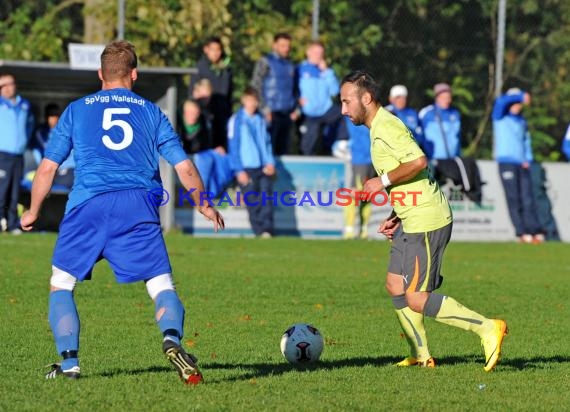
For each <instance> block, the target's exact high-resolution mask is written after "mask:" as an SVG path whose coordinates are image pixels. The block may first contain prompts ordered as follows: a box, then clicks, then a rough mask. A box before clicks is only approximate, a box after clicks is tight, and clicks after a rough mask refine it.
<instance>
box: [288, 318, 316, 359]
mask: <svg viewBox="0 0 570 412" xmlns="http://www.w3.org/2000/svg"><path fill="white" fill-rule="evenodd" d="M324 343H325V342H324V340H323V336H322V335H321V333H320V332H319V330H318V329H317V328H315V327H314V326H312V325H308V324H306V323H296V324H295V325H293V326H291V327H290V328H289V329H287V330H286V331H285V333H284V334H283V336H282V337H281V353H282V354H283V356H284V357H285V359H287V360H288V361H289V362H290V363H294V364H295V363H313V362H316V361H318V360H319V357H320V356H321V353H323V348H324Z"/></svg>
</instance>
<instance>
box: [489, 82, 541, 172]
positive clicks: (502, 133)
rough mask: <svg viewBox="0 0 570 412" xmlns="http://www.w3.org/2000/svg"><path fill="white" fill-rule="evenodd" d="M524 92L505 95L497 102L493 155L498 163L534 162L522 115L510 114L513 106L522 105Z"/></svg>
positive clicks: (494, 112)
mask: <svg viewBox="0 0 570 412" xmlns="http://www.w3.org/2000/svg"><path fill="white" fill-rule="evenodd" d="M523 100H524V92H522V91H521V92H520V93H513V94H503V95H501V96H499V97H498V98H497V99H496V100H495V104H494V106H493V112H492V114H491V118H492V119H493V135H494V140H493V155H494V157H495V160H497V162H498V163H514V164H523V163H526V162H529V163H530V162H532V160H533V155H532V147H531V137H530V133H529V131H528V124H527V122H526V119H525V118H524V117H523V115H522V114H520V113H519V114H513V113H511V112H510V109H511V106H512V105H513V104H516V103H522V102H523Z"/></svg>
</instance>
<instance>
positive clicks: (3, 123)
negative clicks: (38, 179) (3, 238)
mask: <svg viewBox="0 0 570 412" xmlns="http://www.w3.org/2000/svg"><path fill="white" fill-rule="evenodd" d="M33 129H34V117H33V115H32V110H31V106H30V102H29V101H27V100H26V99H24V98H22V97H21V96H20V95H18V94H17V89H16V80H15V79H14V76H12V75H11V74H2V75H0V219H1V220H4V219H5V220H6V229H7V230H8V231H9V232H10V233H12V234H20V233H22V232H21V230H20V228H19V222H18V199H19V196H20V195H19V193H20V181H21V180H22V176H23V174H24V152H25V151H26V147H27V146H28V141H29V139H30V137H31V135H32V132H33Z"/></svg>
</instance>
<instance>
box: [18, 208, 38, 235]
mask: <svg viewBox="0 0 570 412" xmlns="http://www.w3.org/2000/svg"><path fill="white" fill-rule="evenodd" d="M38 217H39V216H38V215H35V214H32V213H31V212H30V211H29V210H28V211H26V212H24V214H23V215H22V218H21V219H20V226H22V230H25V231H26V232H29V231H30V230H32V229H33V228H34V223H36V221H37V220H38Z"/></svg>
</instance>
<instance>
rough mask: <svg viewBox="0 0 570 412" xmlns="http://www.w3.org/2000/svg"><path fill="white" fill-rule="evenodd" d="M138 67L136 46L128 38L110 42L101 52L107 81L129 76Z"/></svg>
mask: <svg viewBox="0 0 570 412" xmlns="http://www.w3.org/2000/svg"><path fill="white" fill-rule="evenodd" d="M136 67H137V54H136V52H135V46H133V45H132V44H131V43H129V42H128V41H126V40H116V41H114V42H111V43H109V44H108V45H107V46H106V47H105V50H103V53H101V72H102V75H103V80H105V81H107V82H108V81H113V80H118V79H122V78H124V77H126V76H128V75H129V74H130V73H131V70H133V69H136Z"/></svg>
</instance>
